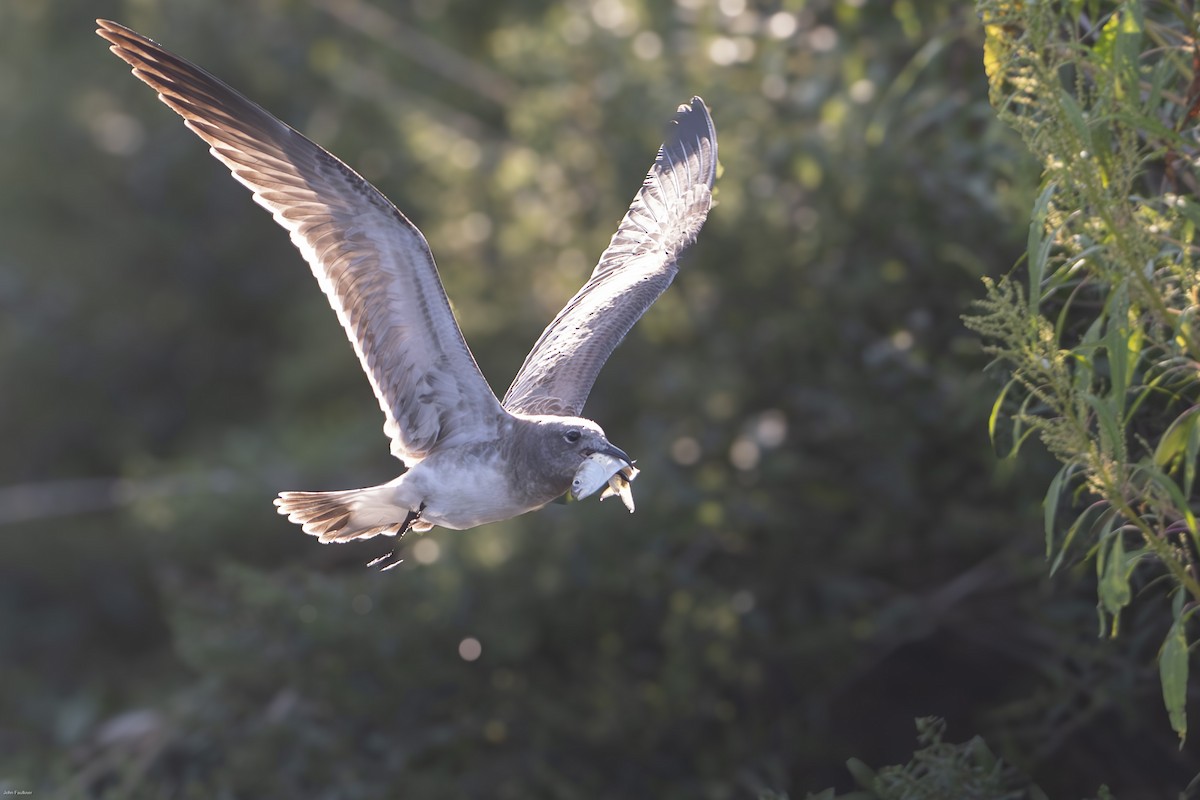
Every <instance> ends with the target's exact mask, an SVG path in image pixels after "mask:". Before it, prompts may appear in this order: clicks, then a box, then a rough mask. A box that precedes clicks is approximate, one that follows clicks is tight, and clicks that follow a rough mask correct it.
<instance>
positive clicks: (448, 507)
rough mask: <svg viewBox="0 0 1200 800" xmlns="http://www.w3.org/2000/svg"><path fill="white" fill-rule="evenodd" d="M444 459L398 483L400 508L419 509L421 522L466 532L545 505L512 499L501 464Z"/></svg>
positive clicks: (417, 468) (427, 463)
mask: <svg viewBox="0 0 1200 800" xmlns="http://www.w3.org/2000/svg"><path fill="white" fill-rule="evenodd" d="M455 456H457V454H454V453H446V454H444V455H443V454H439V455H437V456H433V457H431V458H428V459H426V460H425V461H422V462H420V463H419V464H417V465H415V466H414V467H413V468H412V469H410V470H409V471H408V472H406V473H404V474H403V475H401V476H400V477H399V478H397V479H396V480H395V481H394V482H393V485H394V486H395V488H396V502H397V504H398V505H401V506H404V507H409V508H418V507H419V506H420V505H421V504H424V506H425V507H424V509H422V511H421V521H422V522H426V523H429V524H431V525H440V526H441V527H443V528H451V529H453V530H463V529H464V528H473V527H475V526H476V525H484V524H486V523H488V522H497V521H499V520H502V519H508V518H509V517H515V516H517V515H518V514H524V513H525V512H527V511H533V510H534V509H536V508H541V507H542V506H544V505H545V504H546V502H548V501H549V500H552V499H553V498H548V500H545V501H541V502H536V501H535V502H533V503H532V504H531V503H529V502H528V501H526V502H522V501H521V500H519V499H517V498H515V497H514V496H513V492H512V488H511V486H510V483H509V477H508V475H507V474H506V473H505V472H504V471H503V470H502V469H501V466H502V464H501V463H500V461H501V459H499V458H484V459H474V458H466V457H455Z"/></svg>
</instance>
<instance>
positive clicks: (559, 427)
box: [518, 416, 633, 502]
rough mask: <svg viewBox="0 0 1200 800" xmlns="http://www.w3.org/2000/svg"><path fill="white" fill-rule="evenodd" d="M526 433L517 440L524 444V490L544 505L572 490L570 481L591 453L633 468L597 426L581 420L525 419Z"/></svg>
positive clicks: (579, 418) (568, 418) (562, 418)
mask: <svg viewBox="0 0 1200 800" xmlns="http://www.w3.org/2000/svg"><path fill="white" fill-rule="evenodd" d="M523 421H524V423H525V428H526V431H528V432H527V433H525V434H524V435H523V436H520V437H518V438H519V439H522V440H524V446H523V447H521V450H523V451H524V452H523V456H524V459H522V460H525V459H528V460H525V464H524V465H525V466H526V467H527V468H528V470H529V471H528V474H526V475H525V476H523V482H525V483H526V486H527V488H529V489H534V488H535V487H536V491H537V492H538V493H539V494H546V495H548V496H547V497H546V501H547V502H548V501H549V500H552V499H554V498H555V497H558V496H559V495H561V494H563V493H564V492H566V491H567V490H568V489H570V488H571V479H572V478H574V477H575V472H576V471H577V470H578V469H579V466H580V465H581V464H583V461H584V459H586V458H587V457H588V456H590V455H592V454H594V453H604V454H606V455H610V456H613V457H615V458H619V459H621V460H622V461H624V462H625V463H626V464H632V463H633V462H632V461H630V459H629V456H627V455H625V451H623V450H621V448H619V447H616V446H615V445H613V444H610V443H609V441H608V438H607V437H606V436H605V435H604V431H603V430H601V429H600V426H599V425H597V424H596V423H594V422H592V421H591V420H590V419H583V418H582V417H552V416H529V417H525V418H524V420H523Z"/></svg>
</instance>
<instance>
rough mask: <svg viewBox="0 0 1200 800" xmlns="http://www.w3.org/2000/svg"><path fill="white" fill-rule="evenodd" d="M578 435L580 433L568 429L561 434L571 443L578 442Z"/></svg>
mask: <svg viewBox="0 0 1200 800" xmlns="http://www.w3.org/2000/svg"><path fill="white" fill-rule="evenodd" d="M580 436H582V434H581V433H580V432H579V431H576V430H569V431H567V432H566V433H564V434H563V438H564V439H566V440H567V441H568V442H570V443H571V444H575V443H576V442H578V441H579V437H580Z"/></svg>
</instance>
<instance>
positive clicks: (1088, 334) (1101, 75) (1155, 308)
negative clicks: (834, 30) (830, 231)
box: [966, 0, 1200, 741]
mask: <svg viewBox="0 0 1200 800" xmlns="http://www.w3.org/2000/svg"><path fill="white" fill-rule="evenodd" d="M977 9H978V11H979V13H980V15H981V17H982V19H983V22H984V25H985V29H986V34H987V35H986V44H985V52H984V62H985V67H986V69H987V73H988V80H989V89H990V97H991V101H992V104H993V106H994V107H995V108H996V110H997V112H998V114H999V116H1000V118H1001V119H1002V120H1004V121H1005V122H1006V123H1008V124H1009V125H1011V126H1012V127H1013V128H1014V129H1015V130H1017V131H1018V132H1019V133H1020V134H1021V136H1022V138H1023V139H1024V141H1025V142H1026V145H1027V146H1028V147H1029V148H1030V150H1031V151H1032V152H1033V153H1034V154H1035V156H1036V157H1037V158H1038V159H1039V160H1040V161H1041V163H1042V166H1043V179H1042V191H1041V193H1040V195H1039V197H1038V200H1037V202H1036V204H1035V206H1034V208H1033V213H1032V217H1031V221H1030V227H1029V238H1028V244H1027V249H1026V253H1025V256H1024V258H1023V260H1022V261H1023V263H1022V265H1020V266H1021V267H1022V269H1020V270H1014V272H1013V273H1012V274H1010V275H1009V276H1007V277H1006V278H1004V279H1003V280H1000V281H989V282H987V283H986V296H985V298H984V299H983V300H982V301H980V302H979V304H978V307H977V309H976V311H975V313H973V314H972V315H970V316H968V317H967V318H966V324H967V325H968V326H969V327H971V328H972V329H974V330H975V331H977V332H978V333H979V334H980V335H981V336H982V337H983V338H984V339H985V340H986V342H987V343H988V348H989V351H990V352H991V353H992V354H993V355H994V356H995V361H994V362H993V367H992V368H993V369H995V370H997V371H999V372H1001V373H1002V374H1003V375H1004V376H1005V377H1006V380H1007V383H1006V385H1005V387H1004V389H1003V390H1002V391H1001V392H1000V394H999V396H998V398H997V400H996V403H995V406H994V408H993V413H992V418H991V421H990V429H991V432H992V436H993V440H994V441H999V440H1000V439H1001V438H1002V434H1011V437H1010V440H1011V442H1012V444H1011V445H1010V446H1009V448H1008V453H1007V455H1009V456H1010V457H1011V456H1015V455H1016V454H1017V453H1018V451H1019V450H1020V448H1021V446H1022V445H1023V443H1024V442H1025V441H1027V440H1028V438H1029V436H1030V435H1031V434H1034V433H1036V434H1038V436H1039V437H1040V439H1041V441H1042V442H1043V443H1044V444H1045V446H1046V447H1047V449H1048V450H1049V451H1050V452H1051V453H1052V454H1053V455H1054V456H1055V457H1056V458H1057V459H1058V460H1059V461H1060V462H1062V465H1063V466H1062V469H1061V470H1060V471H1059V472H1058V474H1057V476H1056V477H1055V478H1054V479H1053V481H1052V482H1051V484H1050V486H1049V487H1048V492H1047V495H1046V500H1045V532H1046V555H1047V558H1048V559H1050V560H1051V570H1052V571H1053V570H1056V569H1057V568H1058V567H1059V566H1060V565H1061V564H1062V563H1063V561H1064V560H1065V559H1066V557H1067V556H1068V554H1075V553H1079V552H1080V551H1082V556H1083V557H1084V558H1085V559H1090V560H1092V561H1093V562H1094V563H1095V566H1096V570H1097V576H1098V583H1097V586H1098V589H1097V591H1098V596H1099V597H1098V599H1099V603H1098V613H1099V616H1100V626H1101V632H1102V634H1103V633H1105V632H1107V633H1109V635H1113V636H1115V635H1116V634H1117V633H1118V631H1119V620H1120V614H1121V610H1122V609H1123V608H1124V607H1126V606H1127V605H1129V603H1130V602H1132V598H1133V593H1134V592H1133V587H1134V586H1135V583H1134V578H1135V575H1140V574H1142V573H1143V572H1144V571H1145V570H1142V569H1139V568H1140V567H1141V565H1143V564H1156V565H1158V567H1159V571H1160V572H1162V573H1164V574H1165V576H1166V577H1167V579H1168V580H1169V581H1171V597H1172V603H1171V609H1172V614H1173V622H1172V624H1171V626H1170V629H1169V632H1168V634H1167V637H1166V640H1165V641H1164V643H1163V646H1162V648H1161V650H1160V651H1159V667H1160V677H1161V682H1162V688H1163V697H1164V700H1165V703H1166V706H1167V710H1168V713H1169V716H1170V721H1171V725H1172V727H1173V728H1174V730H1175V731H1176V732H1177V733H1178V734H1179V736H1180V739H1181V741H1182V740H1183V739H1184V738H1185V737H1186V734H1187V716H1186V710H1185V706H1186V697H1187V674H1188V653H1189V648H1190V641H1191V640H1190V639H1189V635H1188V626H1187V623H1188V620H1189V619H1190V617H1191V616H1192V615H1193V613H1194V612H1195V609H1196V608H1198V607H1200V571H1198V569H1197V560H1198V553H1200V528H1198V526H1197V521H1196V515H1195V508H1194V504H1195V499H1196V498H1195V478H1196V461H1197V455H1198V454H1200V329H1198V328H1197V324H1198V321H1197V315H1198V314H1200V272H1198V271H1197V268H1196V264H1195V259H1196V255H1197V252H1198V247H1197V243H1196V232H1197V225H1198V224H1200V203H1198V202H1197V194H1198V189H1200V177H1198V175H1197V167H1196V165H1197V163H1200V144H1198V140H1197V135H1196V133H1197V131H1196V117H1197V113H1198V110H1200V78H1197V75H1196V74H1194V73H1196V71H1197V70H1196V66H1197V65H1200V49H1197V45H1196V40H1195V33H1196V19H1195V18H1194V16H1193V15H1192V13H1191V12H1190V11H1187V10H1186V9H1183V8H1182V7H1181V6H1180V4H1175V3H1163V4H1154V3H1142V2H1135V1H1134V0H1126V2H1103V1H1102V0H1059V1H1058V2H1047V3H1026V2H1019V1H1017V0H979V2H977ZM1002 423H1003V424H1004V427H1003V428H1002ZM1085 498H1090V501H1089V503H1084V502H1082V501H1084V499H1085ZM1064 499H1067V501H1068V502H1067V503H1065V504H1064V503H1063V502H1062V501H1063V500H1064ZM1060 506H1061V507H1062V508H1063V509H1064V510H1065V509H1066V508H1067V506H1070V507H1073V508H1078V507H1079V506H1085V507H1084V508H1083V510H1082V511H1081V512H1080V513H1078V515H1077V516H1076V517H1075V519H1074V521H1073V522H1071V523H1070V524H1069V525H1068V526H1067V527H1066V530H1065V532H1062V531H1061V529H1060V523H1059V513H1058V512H1059V509H1060Z"/></svg>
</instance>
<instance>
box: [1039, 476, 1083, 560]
mask: <svg viewBox="0 0 1200 800" xmlns="http://www.w3.org/2000/svg"><path fill="white" fill-rule="evenodd" d="M1074 469H1075V467H1074V465H1073V464H1066V465H1064V466H1063V468H1062V469H1060V470H1059V471H1058V473H1057V474H1056V475H1055V476H1054V480H1052V481H1050V488H1049V489H1047V490H1046V498H1045V500H1043V501H1042V514H1043V523H1044V526H1045V531H1046V558H1050V556H1051V555H1052V554H1053V552H1054V522H1055V517H1056V516H1057V515H1058V500H1059V498H1060V497H1062V491H1063V485H1064V484H1065V483H1066V482H1067V481H1069V480H1070V479H1071V473H1072V472H1074Z"/></svg>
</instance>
